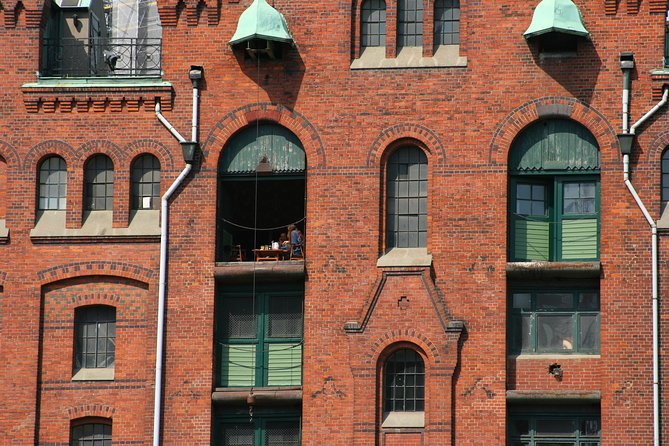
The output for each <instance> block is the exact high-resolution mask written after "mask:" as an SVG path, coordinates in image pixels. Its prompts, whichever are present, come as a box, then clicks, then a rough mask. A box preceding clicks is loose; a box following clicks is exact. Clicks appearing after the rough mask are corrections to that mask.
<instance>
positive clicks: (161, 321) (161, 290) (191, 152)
mask: <svg viewBox="0 0 669 446" xmlns="http://www.w3.org/2000/svg"><path fill="white" fill-rule="evenodd" d="M202 71H203V70H202V67H191V69H190V73H189V78H190V79H191V81H192V83H193V118H192V119H193V126H192V133H191V136H192V140H191V141H186V139H185V138H184V137H183V136H181V134H180V133H179V132H178V131H177V130H176V129H175V128H174V126H173V125H172V124H170V123H169V121H168V120H167V119H166V118H165V116H163V115H162V113H161V112H160V102H156V117H157V118H158V120H159V121H160V122H161V123H162V124H163V125H164V126H165V128H167V130H169V132H170V133H171V134H172V135H173V136H174V137H175V138H176V139H177V141H179V143H180V144H181V148H182V151H183V157H184V161H185V162H186V166H185V167H184V169H183V170H182V171H181V173H180V174H179V176H178V177H177V179H176V180H174V183H172V185H171V186H170V187H169V189H167V192H165V194H164V195H163V197H162V200H161V204H160V281H159V286H158V323H157V333H156V375H155V391H154V400H153V446H160V421H161V417H162V390H163V348H164V343H165V297H166V290H167V247H168V245H167V243H168V234H169V227H168V218H167V217H168V214H169V200H170V197H171V196H172V194H174V192H175V191H176V190H177V188H178V187H179V186H180V185H181V183H183V181H184V179H185V178H186V177H187V176H188V174H189V173H190V171H191V169H192V168H193V158H194V156H195V150H196V148H197V146H198V143H197V129H198V119H197V118H198V106H199V101H198V100H199V91H198V90H199V87H200V80H201V79H202Z"/></svg>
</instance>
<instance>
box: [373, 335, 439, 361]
mask: <svg viewBox="0 0 669 446" xmlns="http://www.w3.org/2000/svg"><path fill="white" fill-rule="evenodd" d="M396 344H413V345H415V346H416V347H418V348H419V349H420V350H421V351H422V352H423V353H424V354H425V356H426V357H427V359H428V361H429V362H431V363H437V362H440V359H441V356H440V354H439V350H437V347H436V345H435V344H434V343H433V342H432V341H431V340H430V339H429V338H428V337H427V336H425V335H424V334H422V333H419V332H417V331H416V329H404V330H388V331H387V332H386V333H385V334H383V335H382V336H380V337H379V338H378V339H377V340H376V341H375V342H373V343H372V345H371V347H370V349H369V350H368V352H367V359H368V361H370V362H373V363H374V364H376V363H378V361H379V359H380V358H381V357H382V356H383V355H384V354H385V353H386V352H387V351H388V349H390V348H392V346H393V345H396Z"/></svg>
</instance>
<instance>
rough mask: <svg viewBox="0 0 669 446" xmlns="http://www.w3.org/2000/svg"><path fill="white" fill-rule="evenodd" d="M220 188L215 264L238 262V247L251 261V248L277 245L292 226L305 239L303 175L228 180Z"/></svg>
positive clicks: (227, 178)
mask: <svg viewBox="0 0 669 446" xmlns="http://www.w3.org/2000/svg"><path fill="white" fill-rule="evenodd" d="M219 188H220V190H219V205H218V215H219V218H218V234H217V235H218V237H217V240H218V247H217V255H216V260H217V261H219V262H227V261H233V260H237V259H238V257H237V253H236V247H237V246H239V247H241V250H242V253H243V258H244V260H246V261H251V260H253V251H252V250H253V249H254V248H259V247H260V246H262V245H270V244H271V243H272V242H273V241H274V242H276V241H278V240H279V236H280V235H281V233H285V232H286V228H287V227H288V225H289V224H291V223H292V224H295V225H296V226H297V227H298V228H299V229H301V230H302V232H303V233H304V234H305V236H306V229H305V220H304V217H305V214H304V202H305V200H304V198H305V197H304V195H305V194H304V191H305V182H304V175H280V174H273V175H271V176H257V177H256V175H249V176H227V177H223V179H222V180H221V181H220V183H219ZM255 197H257V207H256V198H255ZM256 210H257V211H256ZM254 221H255V223H254ZM253 228H256V229H255V230H254V229H253Z"/></svg>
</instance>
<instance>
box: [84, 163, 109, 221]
mask: <svg viewBox="0 0 669 446" xmlns="http://www.w3.org/2000/svg"><path fill="white" fill-rule="evenodd" d="M113 202H114V164H113V163H112V160H111V159H109V157H108V156H106V155H95V156H93V157H92V158H91V159H89V160H88V161H87V162H86V167H85V168H84V207H85V209H86V210H90V211H101V210H108V209H112V207H113Z"/></svg>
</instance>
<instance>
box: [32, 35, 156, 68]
mask: <svg viewBox="0 0 669 446" xmlns="http://www.w3.org/2000/svg"><path fill="white" fill-rule="evenodd" d="M161 51H162V39H157V38H128V37H120V38H102V37H94V38H88V39H75V38H61V39H42V54H41V63H40V77H160V76H161Z"/></svg>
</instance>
